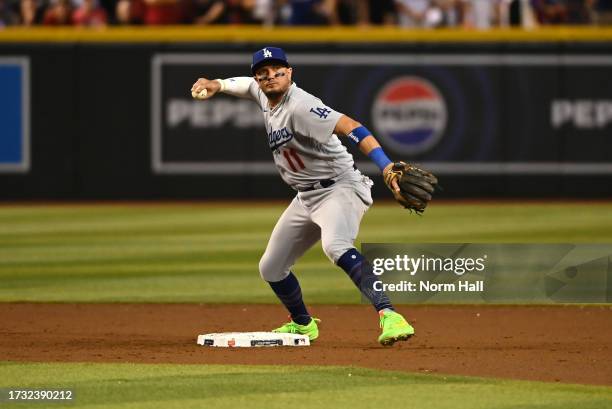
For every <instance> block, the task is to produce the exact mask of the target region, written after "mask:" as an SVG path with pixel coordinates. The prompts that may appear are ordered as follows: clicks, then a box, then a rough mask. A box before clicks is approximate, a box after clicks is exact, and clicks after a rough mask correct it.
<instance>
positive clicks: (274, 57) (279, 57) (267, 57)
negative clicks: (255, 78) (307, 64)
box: [251, 47, 289, 74]
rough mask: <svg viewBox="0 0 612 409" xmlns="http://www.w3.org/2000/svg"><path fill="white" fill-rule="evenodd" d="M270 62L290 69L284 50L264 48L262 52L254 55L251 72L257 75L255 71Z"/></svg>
mask: <svg viewBox="0 0 612 409" xmlns="http://www.w3.org/2000/svg"><path fill="white" fill-rule="evenodd" d="M268 62H273V63H280V64H282V65H284V66H285V67H289V61H288V60H287V56H286V55H285V52H284V51H283V49H282V48H278V47H264V48H262V49H261V50H259V51H257V52H256V53H255V54H253V64H251V72H252V73H253V74H255V71H257V69H258V68H259V67H261V66H262V65H264V64H267V63H268Z"/></svg>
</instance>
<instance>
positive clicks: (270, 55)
mask: <svg viewBox="0 0 612 409" xmlns="http://www.w3.org/2000/svg"><path fill="white" fill-rule="evenodd" d="M263 52H264V58H270V57H272V52H271V51H270V50H268V49H267V48H264V49H263Z"/></svg>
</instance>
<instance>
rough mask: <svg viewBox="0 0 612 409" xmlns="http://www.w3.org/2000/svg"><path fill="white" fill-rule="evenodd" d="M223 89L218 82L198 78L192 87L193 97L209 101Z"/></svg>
mask: <svg viewBox="0 0 612 409" xmlns="http://www.w3.org/2000/svg"><path fill="white" fill-rule="evenodd" d="M220 89H221V84H219V81H216V80H209V79H207V78H198V80H197V81H196V82H195V83H194V84H193V86H192V87H191V96H192V97H193V98H195V99H208V98H211V97H212V96H213V95H215V94H216V93H217V92H219V90H220Z"/></svg>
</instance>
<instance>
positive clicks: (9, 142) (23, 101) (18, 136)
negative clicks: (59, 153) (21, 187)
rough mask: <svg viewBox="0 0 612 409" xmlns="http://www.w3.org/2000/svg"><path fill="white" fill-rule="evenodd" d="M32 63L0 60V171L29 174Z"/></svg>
mask: <svg viewBox="0 0 612 409" xmlns="http://www.w3.org/2000/svg"><path fill="white" fill-rule="evenodd" d="M29 76H30V75H29V62H28V59H27V58H22V57H0V90H1V92H0V124H2V125H1V126H0V172H27V171H28V170H29V168H30V160H29V142H30V129H29V123H30V118H29V109H30V107H29V105H30V104H29Z"/></svg>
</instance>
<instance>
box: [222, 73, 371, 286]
mask: <svg viewBox="0 0 612 409" xmlns="http://www.w3.org/2000/svg"><path fill="white" fill-rule="evenodd" d="M224 81H227V82H228V84H227V88H226V90H225V91H224V92H225V93H228V94H231V95H235V96H239V97H246V98H251V99H253V100H254V101H256V102H257V103H258V104H259V106H260V108H261V110H262V112H263V115H264V120H265V125H266V131H267V134H268V144H269V146H270V149H272V152H273V156H274V162H275V164H276V167H277V168H278V170H279V172H280V175H281V177H282V178H283V180H284V181H285V182H286V183H287V184H289V185H290V186H291V187H293V188H294V189H296V190H304V189H305V188H309V187H312V186H313V185H316V183H317V182H319V181H321V180H324V179H333V180H334V182H335V183H334V184H333V185H332V186H331V187H329V188H326V189H316V190H311V191H304V192H299V193H298V194H297V196H296V197H295V198H294V199H293V201H292V202H291V204H290V205H289V207H288V208H287V209H286V210H285V212H284V213H283V214H282V216H281V217H280V219H279V220H278V222H277V223H276V226H275V227H274V230H273V232H272V236H271V237H270V240H269V242H268V245H267V247H266V251H265V252H264V255H263V256H262V258H261V260H260V263H259V270H260V273H261V276H262V277H263V278H264V279H265V280H266V281H270V282H273V281H279V280H282V279H283V278H285V277H286V276H287V275H288V274H289V270H290V268H291V266H292V265H293V263H295V261H296V260H297V259H298V258H299V257H300V256H301V255H302V254H304V252H305V251H306V250H307V249H308V248H310V247H311V246H312V245H313V244H315V243H316V242H317V241H318V240H321V242H322V243H321V244H322V247H323V251H324V252H325V254H326V255H327V256H328V257H329V259H330V260H331V261H332V262H334V263H335V262H336V261H337V260H338V258H339V257H340V256H341V255H342V254H344V253H345V252H346V251H347V250H349V249H351V248H353V242H354V240H355V238H356V237H357V233H358V231H359V223H360V221H361V218H362V217H363V215H364V214H365V212H366V211H367V210H368V208H369V207H370V205H371V204H372V196H371V194H370V188H371V186H372V181H371V180H370V179H369V178H368V177H367V176H364V175H362V174H361V173H360V172H359V171H358V170H356V169H355V168H354V165H353V157H352V155H351V154H350V153H348V151H347V150H346V148H345V147H344V145H342V143H341V142H340V140H339V139H338V137H337V136H336V135H335V134H334V128H335V126H336V123H337V122H338V120H339V119H340V117H341V116H342V114H341V113H339V112H336V111H334V110H333V109H331V108H330V107H328V106H326V105H325V104H324V103H323V102H322V101H321V100H320V99H319V98H317V97H315V96H313V95H311V94H309V93H308V92H306V91H304V90H303V89H301V88H299V87H298V86H297V85H296V84H295V83H294V84H292V85H291V87H290V88H289V90H288V91H287V93H286V94H285V96H284V97H283V99H282V100H281V102H280V103H279V104H278V105H276V106H275V107H274V109H270V108H269V105H268V98H267V97H266V95H265V94H264V93H263V91H261V89H260V88H259V85H258V84H257V83H256V82H255V80H253V79H252V78H248V77H237V78H229V79H227V80H224Z"/></svg>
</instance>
